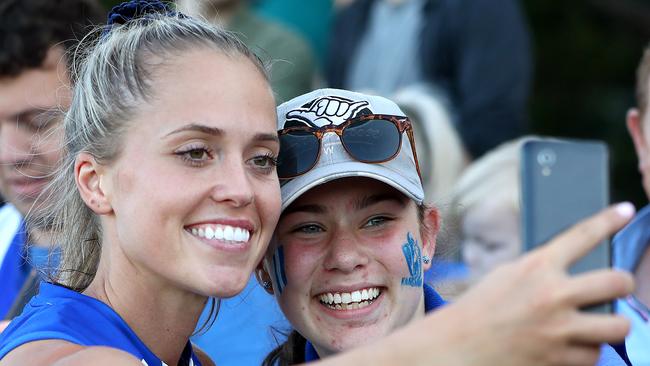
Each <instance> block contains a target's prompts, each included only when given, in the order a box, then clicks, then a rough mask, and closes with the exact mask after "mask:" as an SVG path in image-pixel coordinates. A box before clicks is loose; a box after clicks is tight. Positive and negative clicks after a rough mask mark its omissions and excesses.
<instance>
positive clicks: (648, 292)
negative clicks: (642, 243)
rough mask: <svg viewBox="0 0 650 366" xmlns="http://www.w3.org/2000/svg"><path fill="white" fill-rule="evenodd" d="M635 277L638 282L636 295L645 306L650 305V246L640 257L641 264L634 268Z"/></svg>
mask: <svg viewBox="0 0 650 366" xmlns="http://www.w3.org/2000/svg"><path fill="white" fill-rule="evenodd" d="M634 277H635V280H636V284H637V287H636V289H635V290H634V296H635V297H636V298H637V299H638V300H639V301H641V302H642V303H643V304H644V305H645V306H648V307H650V281H647V279H648V278H650V246H648V247H647V248H646V249H645V252H644V253H643V255H642V256H641V258H640V259H639V264H638V265H637V267H636V269H635V270H634Z"/></svg>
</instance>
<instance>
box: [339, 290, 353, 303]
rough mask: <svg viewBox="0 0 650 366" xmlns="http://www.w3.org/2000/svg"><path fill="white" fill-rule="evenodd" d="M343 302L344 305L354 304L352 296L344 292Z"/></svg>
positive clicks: (342, 295)
mask: <svg viewBox="0 0 650 366" xmlns="http://www.w3.org/2000/svg"><path fill="white" fill-rule="evenodd" d="M341 302H342V303H344V304H347V303H350V302H352V296H350V293H349V292H344V293H342V294H341Z"/></svg>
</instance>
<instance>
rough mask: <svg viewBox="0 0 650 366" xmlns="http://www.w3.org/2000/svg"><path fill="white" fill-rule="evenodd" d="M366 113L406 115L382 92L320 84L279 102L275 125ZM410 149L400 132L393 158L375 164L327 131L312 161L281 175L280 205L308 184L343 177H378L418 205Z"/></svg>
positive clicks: (315, 123) (418, 184)
mask: <svg viewBox="0 0 650 366" xmlns="http://www.w3.org/2000/svg"><path fill="white" fill-rule="evenodd" d="M366 114H384V115H395V116H404V117H405V116H406V115H405V114H404V112H402V110H401V109H400V108H399V107H398V106H397V104H395V103H394V102H392V101H390V100H388V99H386V98H383V97H379V96H373V95H366V94H361V93H355V92H351V91H347V90H339V89H318V90H315V91H313V92H310V93H307V94H303V95H301V96H299V97H296V98H294V99H291V100H289V101H287V102H285V103H283V104H281V105H280V106H279V107H278V129H279V130H280V129H283V128H286V127H289V126H300V125H306V126H311V127H322V126H325V125H330V124H331V125H339V124H341V123H343V122H345V121H347V120H349V119H351V118H355V117H359V116H362V115H366ZM280 149H282V146H281V147H280ZM413 150H414V148H413V149H411V142H410V141H409V139H408V138H407V137H406V136H402V145H401V147H400V151H399V154H398V155H397V156H395V157H394V158H393V159H391V160H388V161H386V162H383V163H377V164H373V163H363V162H360V161H358V160H356V159H355V158H353V157H351V156H350V155H349V154H348V152H347V151H346V150H345V148H344V147H343V145H342V143H341V140H340V138H339V137H338V136H337V135H336V134H335V133H333V132H332V133H326V134H325V136H323V139H322V141H321V152H320V157H319V160H318V162H316V165H315V166H314V167H313V168H312V169H311V170H309V171H308V172H306V173H304V174H302V175H299V176H297V177H295V178H292V179H289V180H283V181H281V184H282V210H284V209H285V208H287V207H288V206H289V205H290V204H291V203H292V202H293V201H295V200H296V199H297V198H298V197H300V196H301V195H302V194H303V193H305V192H307V191H309V190H310V189H312V188H314V187H316V186H318V185H321V184H324V183H327V182H330V181H333V180H336V179H341V178H347V177H367V178H372V179H376V180H379V181H381V182H384V183H386V184H388V185H390V186H392V187H394V188H395V189H397V190H399V191H400V192H402V193H404V194H405V195H406V196H407V197H409V198H411V199H412V200H414V201H415V202H416V203H417V204H418V205H419V204H421V203H422V202H423V201H424V189H423V188H422V181H421V180H420V176H419V175H418V171H417V168H416V162H415V157H414V156H413Z"/></svg>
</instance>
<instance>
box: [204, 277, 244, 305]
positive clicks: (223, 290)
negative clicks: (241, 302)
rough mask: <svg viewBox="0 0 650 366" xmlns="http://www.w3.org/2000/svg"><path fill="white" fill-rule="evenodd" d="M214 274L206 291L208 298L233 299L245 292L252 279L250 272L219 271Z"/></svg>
mask: <svg viewBox="0 0 650 366" xmlns="http://www.w3.org/2000/svg"><path fill="white" fill-rule="evenodd" d="M217 272H218V273H213V274H212V276H211V278H210V280H211V281H210V283H209V284H208V289H207V291H206V294H205V295H207V296H211V297H219V298H228V297H233V296H235V295H237V294H239V293H240V292H242V291H243V290H244V288H245V287H246V285H247V284H248V280H249V279H250V277H251V273H250V272H244V271H237V273H233V272H234V271H227V270H226V271H217Z"/></svg>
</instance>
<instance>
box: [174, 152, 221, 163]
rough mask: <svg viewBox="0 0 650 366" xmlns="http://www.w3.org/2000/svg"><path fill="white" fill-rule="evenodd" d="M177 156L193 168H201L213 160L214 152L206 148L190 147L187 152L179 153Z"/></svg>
mask: <svg viewBox="0 0 650 366" xmlns="http://www.w3.org/2000/svg"><path fill="white" fill-rule="evenodd" d="M175 154H176V155H177V156H179V157H180V158H181V159H182V160H183V161H185V162H187V163H189V164H191V165H192V166H200V165H202V164H203V163H205V162H206V161H207V160H210V159H212V158H213V156H212V151H211V150H210V149H208V148H205V147H190V148H188V149H186V150H181V151H177V152H175Z"/></svg>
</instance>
